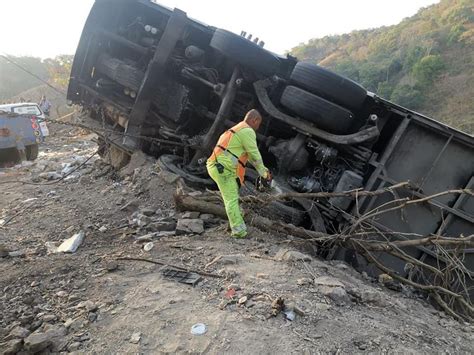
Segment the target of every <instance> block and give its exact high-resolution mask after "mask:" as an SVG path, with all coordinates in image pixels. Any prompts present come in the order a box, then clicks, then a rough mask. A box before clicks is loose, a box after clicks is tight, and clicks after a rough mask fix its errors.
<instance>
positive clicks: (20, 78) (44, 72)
mask: <svg viewBox="0 0 474 355" xmlns="http://www.w3.org/2000/svg"><path fill="white" fill-rule="evenodd" d="M72 59H73V56H72V55H59V56H56V57H55V58H48V59H44V60H42V59H41V58H36V57H30V56H22V57H16V56H7V58H4V57H0V78H1V80H0V101H1V102H4V101H7V100H9V99H10V98H11V97H13V96H16V95H18V94H20V93H22V92H23V91H26V90H29V89H31V88H34V87H37V86H41V85H44V82H43V81H42V80H44V81H46V82H48V83H50V84H51V85H54V86H56V87H58V88H60V89H62V90H65V88H67V83H68V81H69V75H70V72H71V66H72ZM15 63H16V64H15ZM20 67H21V68H20ZM22 68H23V69H25V70H23V69H22ZM28 72H30V73H32V74H34V75H35V76H37V77H39V79H38V78H36V77H35V76H33V75H32V74H30V73H28Z"/></svg>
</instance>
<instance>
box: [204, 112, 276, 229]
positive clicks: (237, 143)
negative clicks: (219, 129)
mask: <svg viewBox="0 0 474 355" xmlns="http://www.w3.org/2000/svg"><path fill="white" fill-rule="evenodd" d="M261 123H262V116H261V115H260V113H259V112H258V111H257V110H250V111H249V112H247V114H246V115H245V118H244V120H243V121H242V122H240V123H238V124H237V125H235V126H234V127H232V128H230V129H229V130H227V131H225V132H224V133H223V134H222V135H221V136H220V137H219V140H218V141H217V145H216V147H215V148H214V150H213V152H212V154H211V156H210V157H209V159H208V160H207V171H208V173H209V175H210V176H211V178H212V179H213V180H214V181H215V182H216V184H217V186H218V188H219V191H220V192H221V195H222V199H223V200H224V206H225V210H226V213H227V217H228V219H229V224H230V228H231V231H232V236H233V237H236V238H245V236H246V235H247V226H246V225H245V222H244V219H243V217H242V213H241V212H240V207H239V184H240V185H242V184H243V183H244V176H245V165H246V163H247V160H248V161H250V163H251V164H252V165H253V166H254V167H255V169H256V170H257V172H258V174H259V175H260V176H261V177H262V178H264V179H266V180H267V182H268V183H269V182H271V179H272V177H271V174H270V172H269V170H268V169H267V168H266V167H265V165H263V160H262V156H261V154H260V152H259V150H258V147H257V135H256V133H255V132H256V131H257V130H258V128H259V127H260V124H261Z"/></svg>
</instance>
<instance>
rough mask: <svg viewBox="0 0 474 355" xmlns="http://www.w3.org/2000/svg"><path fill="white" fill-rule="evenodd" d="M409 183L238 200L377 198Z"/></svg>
mask: <svg viewBox="0 0 474 355" xmlns="http://www.w3.org/2000/svg"><path fill="white" fill-rule="evenodd" d="M409 185H410V183H409V182H408V181H405V182H400V183H398V184H395V185H392V186H389V187H386V188H383V189H380V190H375V191H365V190H362V189H355V190H349V191H341V192H285V193H281V194H278V195H269V194H262V195H260V196H258V197H257V196H245V197H242V198H241V199H240V200H241V201H242V202H251V203H254V202H257V203H258V202H263V201H264V202H270V201H283V200H290V199H294V198H307V199H317V198H331V197H363V196H378V195H382V194H386V193H388V192H392V191H393V190H395V189H399V188H402V187H408V186H409Z"/></svg>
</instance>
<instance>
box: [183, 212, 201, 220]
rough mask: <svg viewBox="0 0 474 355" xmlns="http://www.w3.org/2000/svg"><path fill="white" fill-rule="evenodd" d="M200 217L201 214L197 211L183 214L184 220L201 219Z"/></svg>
mask: <svg viewBox="0 0 474 355" xmlns="http://www.w3.org/2000/svg"><path fill="white" fill-rule="evenodd" d="M199 215H200V213H199V212H196V211H189V212H185V213H183V217H182V218H185V219H196V218H199Z"/></svg>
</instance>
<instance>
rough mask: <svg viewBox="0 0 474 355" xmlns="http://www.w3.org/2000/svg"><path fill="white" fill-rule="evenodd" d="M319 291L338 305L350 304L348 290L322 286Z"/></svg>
mask: <svg viewBox="0 0 474 355" xmlns="http://www.w3.org/2000/svg"><path fill="white" fill-rule="evenodd" d="M319 290H320V291H321V292H322V294H323V295H325V296H327V297H329V298H330V299H332V300H333V301H334V302H336V304H338V305H342V304H345V303H348V302H350V299H349V296H348V295H347V292H346V290H344V288H342V287H331V286H320V288H319Z"/></svg>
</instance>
